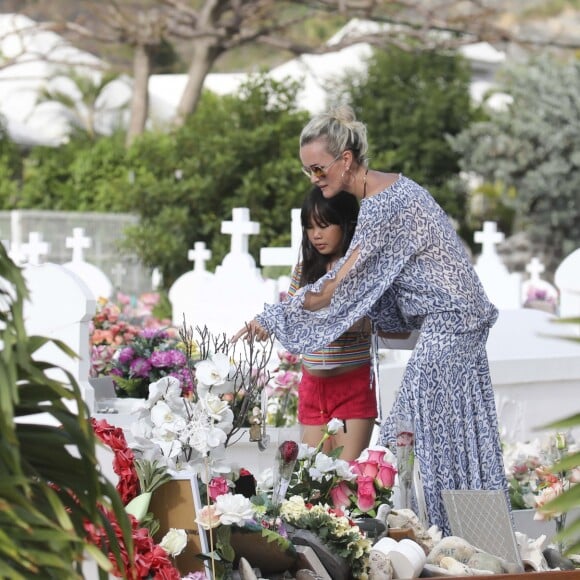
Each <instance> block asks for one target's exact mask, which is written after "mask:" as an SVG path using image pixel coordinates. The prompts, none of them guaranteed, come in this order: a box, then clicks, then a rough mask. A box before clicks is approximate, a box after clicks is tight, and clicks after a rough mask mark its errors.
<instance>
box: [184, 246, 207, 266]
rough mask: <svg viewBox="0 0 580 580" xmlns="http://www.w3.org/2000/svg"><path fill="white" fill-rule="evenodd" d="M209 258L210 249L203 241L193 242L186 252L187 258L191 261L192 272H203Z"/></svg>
mask: <svg viewBox="0 0 580 580" xmlns="http://www.w3.org/2000/svg"><path fill="white" fill-rule="evenodd" d="M210 258H211V251H210V250H208V249H207V248H206V247H205V242H195V244H193V250H189V251H188V252H187V259H188V260H189V261H190V262H193V271H194V272H204V271H205V263H206V262H207V261H208V260H209V259H210Z"/></svg>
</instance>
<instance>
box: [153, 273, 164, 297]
mask: <svg viewBox="0 0 580 580" xmlns="http://www.w3.org/2000/svg"><path fill="white" fill-rule="evenodd" d="M161 282H163V274H162V273H161V270H160V269H159V268H153V271H152V272H151V289H152V290H154V291H155V290H159V288H160V286H161Z"/></svg>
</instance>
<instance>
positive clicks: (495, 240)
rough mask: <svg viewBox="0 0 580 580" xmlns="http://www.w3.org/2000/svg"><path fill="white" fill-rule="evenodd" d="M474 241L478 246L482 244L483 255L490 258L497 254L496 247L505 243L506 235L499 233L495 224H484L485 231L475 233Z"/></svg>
mask: <svg viewBox="0 0 580 580" xmlns="http://www.w3.org/2000/svg"><path fill="white" fill-rule="evenodd" d="M473 239H474V241H475V243H476V244H481V255H482V256H489V255H494V254H495V253H496V251H495V246H496V244H499V243H500V242H503V239H504V234H502V233H501V232H498V231H497V224H496V223H495V222H484V223H483V231H481V232H475V235H474V236H473Z"/></svg>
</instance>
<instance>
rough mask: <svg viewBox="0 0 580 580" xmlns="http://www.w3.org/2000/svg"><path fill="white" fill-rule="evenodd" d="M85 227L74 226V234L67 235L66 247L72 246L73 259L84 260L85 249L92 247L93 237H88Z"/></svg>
mask: <svg viewBox="0 0 580 580" xmlns="http://www.w3.org/2000/svg"><path fill="white" fill-rule="evenodd" d="M84 234H85V230H84V228H73V235H72V238H71V237H67V238H66V240H65V242H66V247H67V248H72V261H73V262H82V261H83V260H84V256H83V250H84V249H87V248H90V247H91V238H88V237H86V236H85V235H84Z"/></svg>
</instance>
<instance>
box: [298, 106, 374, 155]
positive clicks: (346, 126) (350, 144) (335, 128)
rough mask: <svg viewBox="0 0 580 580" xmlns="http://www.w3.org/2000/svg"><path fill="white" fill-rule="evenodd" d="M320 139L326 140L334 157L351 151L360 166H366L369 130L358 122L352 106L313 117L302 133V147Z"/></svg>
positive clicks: (341, 107) (328, 148)
mask: <svg viewBox="0 0 580 580" xmlns="http://www.w3.org/2000/svg"><path fill="white" fill-rule="evenodd" d="M319 139H324V140H326V148H327V150H328V152H329V153H330V154H331V155H332V156H333V157H336V156H338V155H340V154H341V153H342V152H343V151H347V150H349V151H352V153H353V155H354V158H355V159H356V161H357V162H358V163H359V164H360V165H366V163H367V151H368V143H367V128H366V126H365V124H364V123H362V122H361V121H357V119H356V115H355V114H354V111H353V110H352V108H351V107H350V106H348V105H340V106H339V107H336V108H334V109H331V110H329V111H327V112H326V113H320V114H318V115H315V116H314V117H312V119H310V121H309V122H308V124H307V125H306V126H305V127H304V129H302V133H300V147H303V146H304V145H308V144H309V143H312V142H313V141H318V140H319Z"/></svg>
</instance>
